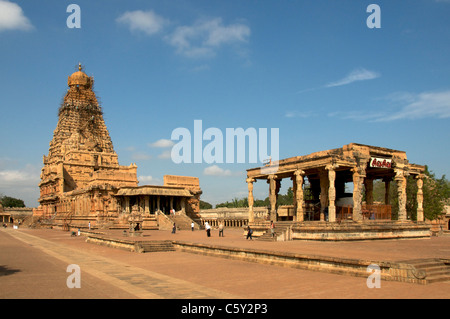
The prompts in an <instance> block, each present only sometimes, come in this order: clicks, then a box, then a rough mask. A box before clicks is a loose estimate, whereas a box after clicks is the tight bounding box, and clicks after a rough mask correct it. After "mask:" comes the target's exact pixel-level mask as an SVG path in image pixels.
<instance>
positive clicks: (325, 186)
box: [319, 170, 329, 221]
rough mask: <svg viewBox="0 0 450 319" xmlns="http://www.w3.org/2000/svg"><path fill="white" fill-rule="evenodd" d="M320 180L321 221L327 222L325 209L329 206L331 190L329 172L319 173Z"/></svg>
mask: <svg viewBox="0 0 450 319" xmlns="http://www.w3.org/2000/svg"><path fill="white" fill-rule="evenodd" d="M319 178H320V220H321V221H324V220H325V214H324V211H325V207H327V205H328V190H329V179H328V173H327V171H325V170H324V171H321V172H320V173H319Z"/></svg>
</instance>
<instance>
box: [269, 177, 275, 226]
mask: <svg viewBox="0 0 450 319" xmlns="http://www.w3.org/2000/svg"><path fill="white" fill-rule="evenodd" d="M276 177H277V176H276V175H273V174H272V175H269V177H268V180H267V182H268V183H269V201H270V212H269V215H270V220H271V221H274V222H275V221H277V194H276V186H277V182H276Z"/></svg>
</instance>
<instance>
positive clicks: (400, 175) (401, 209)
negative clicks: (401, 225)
mask: <svg viewBox="0 0 450 319" xmlns="http://www.w3.org/2000/svg"><path fill="white" fill-rule="evenodd" d="M394 171H395V181H396V182H397V191H398V220H401V221H404V220H406V219H407V213H406V176H405V175H407V173H406V172H405V170H404V169H402V168H396V169H394Z"/></svg>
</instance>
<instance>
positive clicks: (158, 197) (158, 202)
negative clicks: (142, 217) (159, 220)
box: [156, 196, 161, 211]
mask: <svg viewBox="0 0 450 319" xmlns="http://www.w3.org/2000/svg"><path fill="white" fill-rule="evenodd" d="M160 200H161V198H160V196H157V197H156V210H157V211H159V210H160Z"/></svg>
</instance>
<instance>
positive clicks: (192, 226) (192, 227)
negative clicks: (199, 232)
mask: <svg viewBox="0 0 450 319" xmlns="http://www.w3.org/2000/svg"><path fill="white" fill-rule="evenodd" d="M191 230H192V231H194V222H192V223H191Z"/></svg>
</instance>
